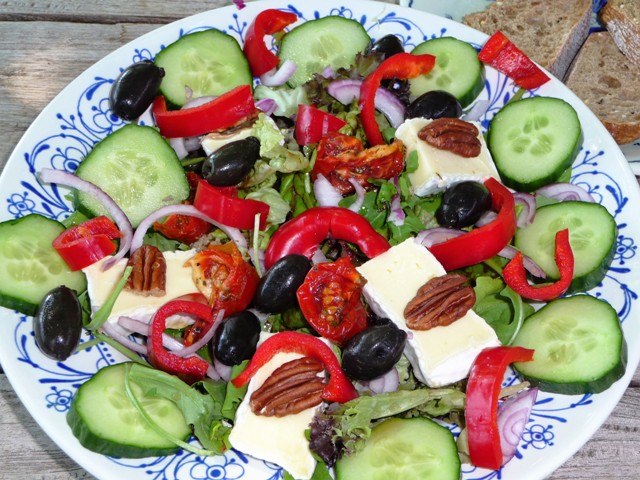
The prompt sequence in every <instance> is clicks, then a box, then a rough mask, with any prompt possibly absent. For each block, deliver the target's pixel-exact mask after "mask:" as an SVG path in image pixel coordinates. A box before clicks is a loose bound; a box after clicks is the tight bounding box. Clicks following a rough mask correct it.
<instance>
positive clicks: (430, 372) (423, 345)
mask: <svg viewBox="0 0 640 480" xmlns="http://www.w3.org/2000/svg"><path fill="white" fill-rule="evenodd" d="M357 270H358V271H359V272H360V274H361V275H362V276H363V277H364V278H366V280H367V283H366V284H365V286H364V295H365V297H366V299H367V302H368V303H369V306H370V307H371V309H372V310H373V311H374V312H375V313H376V314H377V315H379V316H380V317H385V318H389V319H390V320H391V321H393V322H394V323H395V324H396V325H397V326H398V327H399V328H401V329H403V330H405V331H406V332H407V333H408V338H407V345H406V347H405V354H406V355H407V358H408V359H409V361H410V362H411V365H412V366H413V370H414V374H415V375H416V377H417V378H418V380H420V381H421V382H423V383H425V384H427V385H428V386H430V387H441V386H444V385H449V384H451V383H454V382H457V381H458V380H462V379H463V378H465V377H467V375H468V374H469V371H470V370H471V366H472V364H473V362H474V360H475V358H476V357H477V356H478V354H479V353H480V352H481V351H482V350H483V349H485V348H488V347H495V346H498V345H500V342H499V341H498V337H497V335H496V333H495V331H494V330H493V329H492V328H491V327H490V326H489V325H488V324H487V322H485V321H484V319H483V318H482V317H480V316H479V315H477V314H476V313H475V312H474V311H473V310H469V311H468V312H467V313H466V314H465V316H464V317H462V318H460V319H458V320H456V321H455V322H453V323H452V324H450V325H447V326H440V327H435V328H432V329H430V330H411V329H410V328H409V327H407V323H406V319H405V317H404V309H405V307H406V306H407V304H408V303H409V301H410V300H411V299H412V298H413V297H415V295H416V293H417V292H418V289H419V288H420V287H421V286H422V285H424V284H425V283H426V282H427V281H428V280H430V279H432V278H434V277H436V276H440V275H444V274H445V273H446V271H445V269H444V268H443V267H442V265H441V264H440V262H438V261H437V260H436V258H435V257H434V256H433V255H432V254H431V253H430V252H429V250H427V249H426V248H425V247H423V246H422V245H420V244H419V243H417V242H416V241H415V240H414V239H413V238H409V239H407V240H405V241H404V242H402V243H400V244H399V245H396V246H394V247H391V248H390V249H389V250H387V251H386V252H385V253H383V254H381V255H378V256H377V257H375V258H372V259H371V260H369V261H367V262H366V263H364V264H363V265H361V266H360V267H357Z"/></svg>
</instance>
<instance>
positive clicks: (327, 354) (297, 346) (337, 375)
mask: <svg viewBox="0 0 640 480" xmlns="http://www.w3.org/2000/svg"><path fill="white" fill-rule="evenodd" d="M280 352H284V353H299V354H300V355H304V356H307V357H311V358H314V359H316V360H318V361H320V362H322V364H323V365H324V367H325V368H326V369H327V370H328V371H329V382H328V383H327V384H326V386H325V387H324V390H323V392H322V398H323V399H325V400H326V401H328V402H339V403H345V402H348V401H349V400H353V399H354V398H356V397H357V396H358V392H357V391H356V389H355V387H354V386H353V384H352V383H351V382H350V381H349V379H348V378H347V376H346V375H345V374H344V372H343V371H342V368H341V367H340V363H339V362H338V358H337V357H336V355H335V353H333V351H332V350H331V348H329V347H328V346H327V344H326V343H324V342H323V341H322V340H320V339H319V338H318V337H314V336H312V335H309V334H306V333H300V332H293V331H286V332H280V333H278V334H276V335H273V336H271V337H269V338H268V339H267V340H265V341H264V342H263V343H262V344H261V345H260V346H259V347H258V349H257V350H256V353H255V354H254V355H253V358H252V359H251V361H250V362H249V365H247V368H246V369H245V370H244V371H243V372H242V373H241V374H240V375H238V376H237V377H236V378H234V379H232V380H231V383H233V384H234V385H235V386H236V387H237V388H239V387H242V386H244V385H246V384H247V383H248V382H249V380H251V378H252V377H253V376H254V375H255V374H256V373H257V371H258V370H259V369H260V368H261V367H262V366H263V365H264V364H266V363H267V362H268V361H269V360H271V359H272V358H273V357H274V356H275V354H276V353H280Z"/></svg>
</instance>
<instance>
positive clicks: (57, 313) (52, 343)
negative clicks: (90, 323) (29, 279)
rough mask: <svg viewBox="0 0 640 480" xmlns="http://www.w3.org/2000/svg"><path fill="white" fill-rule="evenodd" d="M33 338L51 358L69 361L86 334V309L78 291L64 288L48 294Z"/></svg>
mask: <svg viewBox="0 0 640 480" xmlns="http://www.w3.org/2000/svg"><path fill="white" fill-rule="evenodd" d="M33 335H34V336H35V339H36V345H37V346H38V348H39V349H40V351H41V352H42V353H44V354H45V355H46V356H47V357H49V358H53V359H54V360H59V361H64V360H66V359H67V358H69V356H70V355H71V354H72V353H73V352H74V350H75V349H76V347H77V346H78V344H79V343H80V336H81V335H82V307H81V306H80V301H79V300H78V296H77V294H76V291H75V290H72V289H70V288H68V287H65V286H64V285H62V286H60V287H56V288H54V289H53V290H51V291H50V292H49V293H47V294H46V295H45V297H44V298H43V299H42V302H41V303H40V305H39V307H38V310H37V312H36V316H35V317H33Z"/></svg>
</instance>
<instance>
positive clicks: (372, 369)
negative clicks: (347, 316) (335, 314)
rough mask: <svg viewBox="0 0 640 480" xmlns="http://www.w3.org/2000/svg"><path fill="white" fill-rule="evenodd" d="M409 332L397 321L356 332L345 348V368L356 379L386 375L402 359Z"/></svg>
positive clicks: (343, 351) (343, 365) (343, 364)
mask: <svg viewBox="0 0 640 480" xmlns="http://www.w3.org/2000/svg"><path fill="white" fill-rule="evenodd" d="M406 342H407V333H406V332H405V331H404V330H400V329H399V328H398V327H396V326H395V325H394V324H393V323H391V322H389V323H386V324H384V325H372V326H369V327H367V328H366V329H364V330H362V331H361V332H358V333H356V334H355V335H354V336H353V337H351V339H350V340H349V342H347V344H346V345H345V347H344V349H343V350H342V369H343V370H344V372H345V373H346V374H347V375H349V376H350V377H351V378H354V379H356V380H365V381H366V380H372V379H374V378H376V377H379V376H380V375H384V374H385V373H387V372H388V371H389V370H391V369H392V368H393V366H394V365H395V364H396V363H397V362H398V360H400V357H401V356H402V351H403V350H404V346H405V343H406Z"/></svg>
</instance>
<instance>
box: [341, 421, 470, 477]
mask: <svg viewBox="0 0 640 480" xmlns="http://www.w3.org/2000/svg"><path fill="white" fill-rule="evenodd" d="M363 478H366V479H368V480H431V479H434V480H436V479H437V480H448V479H451V480H458V479H459V478H460V458H459V457H458V449H457V447H456V442H455V440H454V438H453V434H452V433H451V432H450V431H449V430H448V429H446V428H445V427H443V426H441V425H438V424H437V423H436V422H434V421H433V420H430V419H428V418H423V417H417V418H391V419H389V420H385V421H384V422H382V423H381V424H379V425H377V426H376V427H375V428H374V429H373V430H372V431H371V437H369V438H368V439H367V441H366V443H365V446H364V448H363V449H362V450H360V451H358V452H356V453H353V454H351V455H347V456H345V457H342V458H341V459H340V460H338V462H337V463H336V480H361V479H363Z"/></svg>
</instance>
